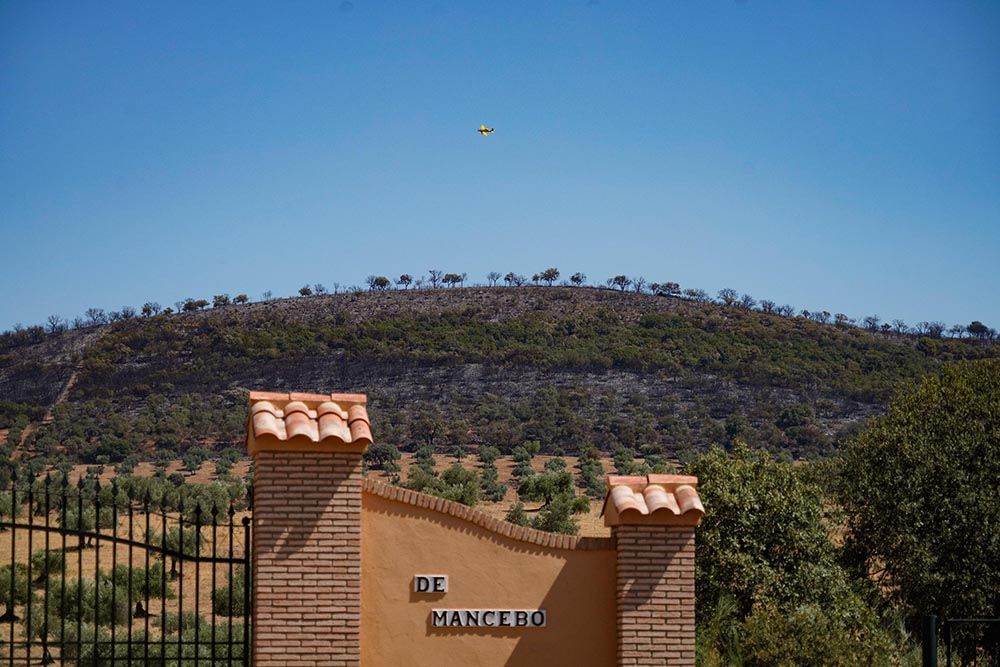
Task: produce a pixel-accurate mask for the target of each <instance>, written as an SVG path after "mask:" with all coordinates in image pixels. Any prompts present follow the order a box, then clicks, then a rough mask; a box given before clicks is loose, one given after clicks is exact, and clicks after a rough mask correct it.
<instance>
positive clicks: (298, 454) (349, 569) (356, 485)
mask: <svg viewBox="0 0 1000 667" xmlns="http://www.w3.org/2000/svg"><path fill="white" fill-rule="evenodd" d="M364 402H365V397H364V396H362V395H358V394H326V395H321V394H272V393H263V392H253V393H251V394H250V421H249V427H248V433H247V447H248V449H249V451H250V453H251V455H253V457H254V460H255V467H254V508H253V547H252V576H253V599H254V606H253V629H252V633H253V660H254V665H255V667H298V666H303V667H304V666H307V665H308V666H309V667H318V666H329V667H334V666H336V667H342V666H347V665H353V666H355V667H357V666H358V665H360V662H361V457H362V455H363V453H364V450H365V448H366V447H367V446H368V444H370V443H371V432H370V430H369V427H368V415H367V412H366V411H365V408H364Z"/></svg>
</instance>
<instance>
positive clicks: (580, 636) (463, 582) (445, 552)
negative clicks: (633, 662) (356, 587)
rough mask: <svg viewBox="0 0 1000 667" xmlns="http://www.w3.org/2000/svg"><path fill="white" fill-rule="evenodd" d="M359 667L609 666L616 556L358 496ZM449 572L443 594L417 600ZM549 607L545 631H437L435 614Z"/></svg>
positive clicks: (613, 640) (612, 651)
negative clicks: (417, 582)
mask: <svg viewBox="0 0 1000 667" xmlns="http://www.w3.org/2000/svg"><path fill="white" fill-rule="evenodd" d="M361 504H362V515H361V553H362V558H361V664H362V666H363V667H380V666H382V665H413V666H414V667H420V666H423V665H428V666H442V667H446V666H449V665H454V666H456V667H457V666H460V665H461V666H463V667H464V666H466V665H484V666H488V665H516V666H518V667H531V666H533V665H539V666H542V665H544V666H545V667H553V666H554V665H574V666H575V667H584V666H587V665H595V666H597V665H600V666H602V667H603V666H607V665H614V664H615V659H616V656H615V652H616V627H615V608H616V606H615V584H616V582H615V576H616V575H615V572H616V570H615V564H616V552H615V550H614V549H613V548H611V546H610V544H609V545H608V548H607V549H580V548H575V549H557V548H549V547H543V546H539V545H536V544H531V543H528V542H525V541H521V540H517V539H513V538H510V537H505V536H504V535H501V534H499V533H496V532H494V531H492V530H489V529H487V528H484V527H481V526H478V525H476V524H474V523H472V522H470V521H467V520H464V519H461V518H458V517H455V516H450V515H449V514H446V513H442V512H439V511H435V510H432V509H429V508H424V507H416V506H414V505H411V504H408V503H405V502H402V501H398V500H392V499H389V498H385V497H381V496H378V495H375V494H372V493H368V492H365V493H363V494H362V503H361ZM415 574H447V575H448V578H449V581H448V592H447V593H444V594H437V595H430V594H417V593H413V592H412V591H413V575H415ZM435 608H437V609H443V608H450V609H455V608H458V609H462V608H475V609H479V608H482V609H487V608H490V609H503V608H507V609H545V610H547V612H548V620H547V622H548V625H547V626H546V627H544V628H434V627H431V622H430V617H431V609H435Z"/></svg>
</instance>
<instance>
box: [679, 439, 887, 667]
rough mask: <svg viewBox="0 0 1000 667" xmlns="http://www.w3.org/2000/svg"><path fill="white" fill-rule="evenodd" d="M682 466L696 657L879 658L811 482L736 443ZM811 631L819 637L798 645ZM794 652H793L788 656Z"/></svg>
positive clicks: (861, 591) (882, 647) (876, 630)
mask: <svg viewBox="0 0 1000 667" xmlns="http://www.w3.org/2000/svg"><path fill="white" fill-rule="evenodd" d="M689 472H690V473H691V474H694V475H697V476H698V478H699V480H700V483H699V494H700V495H701V498H702V502H703V503H704V505H705V516H704V518H703V519H702V522H701V525H700V527H699V529H698V541H697V546H696V548H697V558H696V560H695V566H696V598H697V600H698V608H697V609H698V624H699V628H700V629H703V630H704V632H702V634H703V635H704V637H703V638H702V637H699V643H700V645H701V646H700V649H699V650H700V651H701V653H702V654H703V656H715V658H718V659H720V660H721V659H723V658H725V657H726V656H733V655H742V660H743V661H744V663H745V664H817V665H822V664H871V663H872V662H875V663H880V662H881V660H877V659H876V660H870V659H869V658H870V656H872V655H877V656H881V657H884V658H887V657H888V656H887V655H886V654H885V651H888V649H887V648H886V647H887V646H889V645H890V641H889V639H888V634H887V633H886V632H885V631H884V630H883V629H882V626H881V622H880V620H879V618H878V616H877V614H876V613H875V610H874V609H873V607H872V606H871V605H870V604H869V603H868V602H867V601H866V600H867V599H868V598H870V597H872V596H873V591H872V590H871V588H870V587H869V586H868V585H866V584H856V583H854V582H852V579H851V577H850V576H849V574H848V571H847V570H846V569H845V568H844V567H843V566H842V565H841V564H840V562H839V560H838V553H837V550H836V548H835V547H834V545H833V544H832V543H831V541H830V538H829V536H828V534H827V529H826V526H825V525H824V524H823V498H822V494H821V492H820V490H819V488H818V487H816V486H814V485H812V484H810V483H809V482H807V481H805V479H804V476H803V475H800V474H799V473H798V471H797V470H796V468H795V467H794V466H793V465H792V464H790V463H779V462H775V461H773V460H772V459H771V458H770V456H769V455H768V454H766V453H765V452H762V451H760V450H756V451H754V450H750V449H749V448H748V447H746V445H744V444H742V443H739V442H737V444H736V446H735V448H734V450H733V453H732V455H731V456H729V455H727V454H726V453H725V452H723V451H722V450H721V449H718V448H716V449H713V450H712V451H710V452H709V453H707V454H705V455H704V456H702V457H700V458H699V459H697V460H696V461H695V462H694V464H693V465H692V466H691V468H690V470H689ZM748 508H749V509H748ZM720 626H722V629H720ZM813 630H816V631H823V632H827V633H828V635H827V636H825V637H823V638H816V639H815V645H814V646H811V647H805V646H800V642H804V641H809V640H812V639H813V635H811V634H808V633H809V632H811V631H813ZM801 633H807V634H801ZM710 642H713V643H710ZM831 642H832V643H833V644H835V646H833V645H831ZM800 649H801V650H802V651H803V653H802V657H801V658H799V657H789V656H794V655H795V654H794V651H797V650H800ZM715 658H713V660H714V659H715ZM705 659H706V663H705V664H712V661H711V660H709V659H708V657H706V658H705ZM827 659H830V660H833V662H829V663H827V662H824V661H825V660H827ZM789 660H791V662H788V661H789Z"/></svg>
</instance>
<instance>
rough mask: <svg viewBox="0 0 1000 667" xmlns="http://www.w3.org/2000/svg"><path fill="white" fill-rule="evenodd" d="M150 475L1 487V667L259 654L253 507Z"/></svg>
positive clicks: (228, 660) (195, 666) (176, 662)
mask: <svg viewBox="0 0 1000 667" xmlns="http://www.w3.org/2000/svg"><path fill="white" fill-rule="evenodd" d="M154 486H155V485H152V484H149V483H148V481H143V480H142V479H141V478H133V477H130V478H126V479H125V480H123V482H122V483H119V482H118V481H117V480H113V481H111V482H110V483H105V484H104V485H101V484H100V483H99V482H98V481H97V480H93V479H81V480H80V481H79V482H78V483H75V484H72V483H69V481H68V480H67V478H66V477H65V476H62V475H59V476H58V477H56V478H53V477H46V478H44V479H41V480H22V481H19V480H18V479H17V478H16V477H13V478H12V480H11V482H10V484H9V485H8V488H6V489H4V490H0V555H2V557H3V558H2V560H3V561H6V562H0V605H2V607H3V613H2V614H0V667H4V665H9V666H10V667H13V666H14V665H50V664H60V665H66V664H68V665H76V666H80V667H83V666H87V667H97V666H98V665H111V666H114V665H129V666H130V667H131V666H132V665H135V666H137V667H138V666H140V665H163V666H164V667H167V666H169V667H181V666H183V667H188V666H191V667H203V666H204V667H207V666H212V667H214V666H216V665H219V666H221V665H234V664H235V665H249V664H250V632H251V628H250V611H251V609H250V608H251V604H252V599H251V591H250V574H251V573H250V566H251V564H250V544H251V534H250V525H251V520H250V516H249V513H250V507H249V504H247V505H246V506H245V507H244V505H243V504H242V503H241V504H240V506H239V509H238V506H237V503H235V502H233V501H232V500H223V501H221V502H220V501H219V500H217V499H216V500H212V501H210V502H204V499H203V498H202V499H200V498H197V497H194V496H195V495H196V494H189V493H188V492H187V491H186V489H185V487H183V486H182V487H180V488H179V489H175V488H173V487H171V486H170V485H169V484H168V485H165V486H166V487H170V491H169V492H168V491H166V490H164V489H163V487H164V485H162V484H161V485H160V493H159V495H156V493H155V490H154V489H153V488H152V487H154Z"/></svg>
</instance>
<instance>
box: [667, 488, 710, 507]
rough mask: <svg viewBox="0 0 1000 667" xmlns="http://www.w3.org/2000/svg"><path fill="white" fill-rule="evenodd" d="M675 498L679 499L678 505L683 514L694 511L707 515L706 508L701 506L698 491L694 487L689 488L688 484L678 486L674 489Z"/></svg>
mask: <svg viewBox="0 0 1000 667" xmlns="http://www.w3.org/2000/svg"><path fill="white" fill-rule="evenodd" d="M674 497H675V498H677V504H678V505H679V506H680V510H681V512H682V513H685V512H690V511H692V510H694V511H697V512H701V513H702V514H704V513H705V507H704V506H703V505H702V504H701V498H699V497H698V491H697V490H695V488H694V487H693V486H688V485H687V484H682V485H681V486H678V487H677V488H676V489H674Z"/></svg>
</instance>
